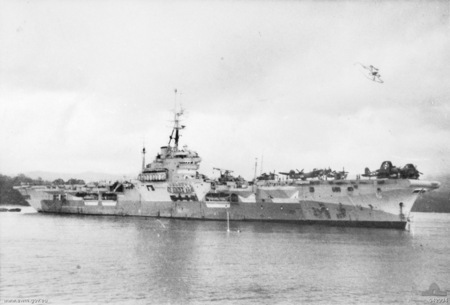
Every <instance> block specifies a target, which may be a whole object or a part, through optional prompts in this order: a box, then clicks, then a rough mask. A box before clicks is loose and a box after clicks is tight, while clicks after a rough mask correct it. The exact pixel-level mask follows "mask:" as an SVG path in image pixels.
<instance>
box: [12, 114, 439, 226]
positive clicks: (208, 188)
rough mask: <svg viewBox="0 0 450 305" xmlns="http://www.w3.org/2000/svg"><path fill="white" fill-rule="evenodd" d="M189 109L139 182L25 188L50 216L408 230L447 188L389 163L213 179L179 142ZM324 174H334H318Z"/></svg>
mask: <svg viewBox="0 0 450 305" xmlns="http://www.w3.org/2000/svg"><path fill="white" fill-rule="evenodd" d="M182 114H183V111H182V110H181V111H178V112H175V119H174V127H173V130H172V134H171V136H170V141H169V143H168V145H166V146H162V147H161V150H160V152H159V153H158V154H157V156H156V158H155V159H154V160H153V161H152V162H151V163H149V164H146V163H145V148H144V149H143V151H142V153H143V162H142V170H141V172H140V173H139V175H138V176H137V179H135V180H132V181H122V182H116V183H114V184H111V185H107V186H103V187H100V186H98V185H97V186H95V185H90V186H89V185H86V186H77V187H68V186H52V187H48V186H21V187H18V189H19V191H20V192H21V194H22V195H23V196H24V197H25V198H26V199H27V200H28V202H29V203H30V204H31V206H33V207H34V208H35V209H36V210H37V211H39V212H43V213H68V214H84V215H121V216H151V217H167V218H181V219H199V220H203V219H208V220H226V219H227V214H228V216H229V219H230V220H231V221H266V222H292V223H297V224H325V225H337V226H364V227H387V228H400V229H402V228H405V226H406V224H407V221H408V215H409V212H410V211H411V208H412V206H413V204H414V202H415V200H416V199H417V197H418V196H420V195H421V194H422V193H424V192H426V191H430V190H433V189H437V188H438V187H439V185H440V184H439V182H435V181H421V180H418V179H417V178H418V174H416V173H415V172H414V173H412V172H413V171H412V168H411V166H410V165H408V166H407V168H405V170H404V171H403V172H400V170H399V171H398V173H397V175H389V174H385V170H386V169H385V168H388V166H384V167H382V170H383V171H382V170H381V169H380V171H377V172H373V174H372V173H371V172H370V171H369V170H368V169H366V174H365V175H366V176H367V177H368V179H361V178H360V177H358V179H354V180H346V179H342V177H341V178H339V179H337V178H336V179H334V180H325V179H324V180H318V179H310V180H308V179H306V178H305V177H306V176H305V175H306V174H304V173H303V171H302V172H298V173H295V175H291V177H293V178H296V177H297V176H299V177H300V178H302V179H283V180H281V179H277V177H276V175H275V174H269V175H262V176H260V177H258V179H254V181H250V182H247V181H245V180H244V179H243V178H242V177H240V176H239V177H237V178H236V177H233V176H232V175H231V171H225V172H224V173H222V172H221V176H220V178H219V179H217V180H212V179H209V178H208V177H206V176H205V175H202V174H200V173H199V172H198V170H199V168H200V163H201V158H200V156H199V155H198V154H197V152H195V151H193V150H190V149H188V147H187V146H184V147H182V148H181V147H179V137H180V134H179V133H180V130H182V129H183V128H184V126H182V125H180V117H181V115H182ZM383 164H384V165H385V163H383ZM313 172H317V171H313ZM410 172H411V173H412V174H410ZM323 173H327V172H326V171H320V172H318V174H323ZM344 173H346V172H345V171H344ZM328 175H329V172H328ZM365 175H363V176H365ZM335 176H336V175H335ZM394 176H395V178H393V177H394ZM344 177H346V175H345V176H344ZM371 177H375V178H374V179H370V178H371Z"/></svg>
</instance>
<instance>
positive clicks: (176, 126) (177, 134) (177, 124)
mask: <svg viewBox="0 0 450 305" xmlns="http://www.w3.org/2000/svg"><path fill="white" fill-rule="evenodd" d="M176 96H177V89H175V108H174V119H173V121H174V126H173V129H172V134H171V135H170V137H169V139H170V140H169V147H170V143H171V142H172V139H173V133H174V132H175V145H174V147H173V148H174V150H178V141H179V140H180V129H183V128H184V127H185V126H184V125H180V117H181V116H182V115H183V113H184V109H183V108H182V107H181V106H180V109H179V110H177V105H176V103H177V100H176Z"/></svg>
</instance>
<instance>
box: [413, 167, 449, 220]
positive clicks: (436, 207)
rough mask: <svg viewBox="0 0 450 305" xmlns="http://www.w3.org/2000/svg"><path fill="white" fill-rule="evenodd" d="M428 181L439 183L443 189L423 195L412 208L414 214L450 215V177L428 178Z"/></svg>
mask: <svg viewBox="0 0 450 305" xmlns="http://www.w3.org/2000/svg"><path fill="white" fill-rule="evenodd" d="M426 180H433V181H439V182H440V183H441V187H440V188H439V189H437V190H435V191H432V192H428V193H425V194H423V195H421V196H420V197H419V198H418V199H417V201H416V203H415V204H414V206H413V208H412V210H411V211H412V212H434V213H450V175H446V176H438V177H427V179H426Z"/></svg>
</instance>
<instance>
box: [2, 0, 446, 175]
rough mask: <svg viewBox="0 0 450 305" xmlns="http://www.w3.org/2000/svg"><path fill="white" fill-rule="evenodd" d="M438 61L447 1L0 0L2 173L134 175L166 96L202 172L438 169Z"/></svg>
mask: <svg viewBox="0 0 450 305" xmlns="http://www.w3.org/2000/svg"><path fill="white" fill-rule="evenodd" d="M360 63H362V64H364V65H373V66H375V67H377V68H378V69H379V73H380V75H381V78H382V79H383V81H384V83H377V82H373V81H371V80H370V79H368V78H367V77H366V74H365V73H366V72H367V71H366V70H364V69H363V68H362V67H361V65H360ZM449 63H450V2H449V1H371V2H369V1H364V2H363V3H361V2H358V1H293V0H288V1H266V0H263V1H237V0H235V1H214V0H213V1H143V0H131V1H117V0H112V1H106V0H94V1H72V0H58V1H56V0H38V1H23V0H14V1H13V0H0V139H1V149H0V173H2V174H8V175H14V174H18V173H26V172H30V171H38V170H40V171H48V172H60V173H80V172H86V171H93V172H104V173H109V174H118V175H133V174H135V175H137V174H138V172H139V170H140V168H141V162H142V159H141V158H142V155H141V150H142V146H143V145H144V143H145V147H146V149H147V152H148V153H147V156H146V157H147V161H151V159H153V158H154V157H155V155H156V154H157V152H158V151H159V148H160V147H161V146H164V145H167V143H168V140H169V135H170V132H171V126H172V123H171V119H173V113H172V111H173V108H174V104H175V100H176V101H177V102H178V103H181V105H182V106H183V107H184V108H185V109H186V113H185V115H184V116H183V122H182V124H183V125H186V129H184V130H183V131H182V137H181V139H180V143H181V145H188V147H189V148H190V149H192V150H194V151H197V152H198V153H199V155H200V156H201V157H202V160H203V161H202V165H201V168H200V172H201V173H203V174H206V175H208V176H214V174H213V167H218V168H225V169H230V170H234V173H235V174H236V175H238V174H240V175H242V176H244V177H245V178H247V179H252V178H253V175H254V172H255V159H256V158H257V159H258V168H257V173H258V174H259V173H261V172H269V171H274V170H275V171H277V172H279V171H289V170H290V169H300V170H301V169H304V170H305V171H310V170H312V169H313V168H324V167H331V168H334V169H342V168H345V170H347V171H349V172H350V177H352V176H354V175H356V174H360V173H362V172H363V171H364V168H365V167H369V168H370V169H372V170H374V169H377V168H379V166H380V164H381V162H382V161H385V160H391V161H392V162H393V163H394V165H398V166H402V165H405V164H406V163H413V164H416V165H417V166H418V168H419V170H420V171H421V172H423V173H424V174H425V176H427V175H428V176H433V175H439V174H443V173H448V172H449V171H450V141H449V139H450V85H449V84H450V74H449V73H448V72H449V70H450V65H449ZM175 89H177V92H178V94H177V96H175V93H174V90H175Z"/></svg>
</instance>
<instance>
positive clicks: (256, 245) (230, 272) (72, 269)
mask: <svg viewBox="0 0 450 305" xmlns="http://www.w3.org/2000/svg"><path fill="white" fill-rule="evenodd" d="M231 228H232V229H233V230H235V231H234V232H230V233H227V232H226V223H224V222H213V221H210V222H206V221H204V222H202V221H181V220H164V219H161V220H157V219H152V218H131V217H130V218H126V217H97V216H62V215H45V214H38V213H33V212H32V209H31V208H26V211H25V212H24V213H0V230H1V231H0V242H1V244H0V245H1V249H0V263H1V269H0V280H1V281H0V299H2V300H5V299H9V298H20V299H25V298H41V299H47V300H48V301H49V303H50V304H73V303H78V304H96V303H108V304H125V303H127V304H202V303H203V304H209V303H212V304H280V303H287V304H291V303H295V304H300V303H314V304H316V303H323V304H332V303H345V304H379V303H408V304H410V303H419V304H424V303H426V304H429V301H430V297H424V296H421V292H422V291H424V290H428V288H429V286H430V284H431V283H433V282H435V283H437V284H438V285H439V286H440V288H441V290H446V289H449V290H450V214H423V213H415V214H414V220H413V223H412V224H411V228H410V231H398V230H390V229H364V228H332V227H321V226H295V225H292V224H264V223H231ZM237 229H240V230H241V232H240V233H238V232H236V230H237ZM449 294H450V293H449ZM449 298H450V297H449ZM0 302H1V301H0Z"/></svg>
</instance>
